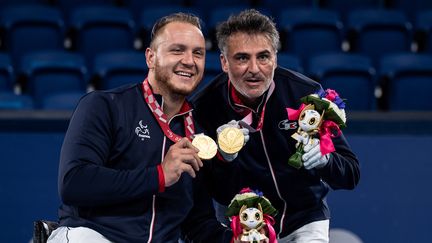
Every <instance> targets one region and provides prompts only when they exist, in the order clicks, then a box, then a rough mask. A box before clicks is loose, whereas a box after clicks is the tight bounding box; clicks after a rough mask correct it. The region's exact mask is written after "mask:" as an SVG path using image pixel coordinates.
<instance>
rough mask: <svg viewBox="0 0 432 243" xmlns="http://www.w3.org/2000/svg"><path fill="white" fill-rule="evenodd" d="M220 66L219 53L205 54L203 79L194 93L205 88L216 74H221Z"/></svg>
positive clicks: (210, 52)
mask: <svg viewBox="0 0 432 243" xmlns="http://www.w3.org/2000/svg"><path fill="white" fill-rule="evenodd" d="M222 72H223V71H222V66H221V62H220V52H217V51H214V52H213V51H209V52H207V53H206V63H205V70H204V77H203V79H202V80H201V83H200V84H199V85H198V87H197V88H196V89H195V91H194V93H197V92H199V91H200V90H202V89H203V88H204V87H205V86H207V85H208V84H209V83H210V81H211V80H213V79H214V78H215V77H216V76H217V75H218V74H220V73H222Z"/></svg>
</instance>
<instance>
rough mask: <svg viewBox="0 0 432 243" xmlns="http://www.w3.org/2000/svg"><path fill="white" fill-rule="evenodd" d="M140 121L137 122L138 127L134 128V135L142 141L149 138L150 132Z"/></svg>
mask: <svg viewBox="0 0 432 243" xmlns="http://www.w3.org/2000/svg"><path fill="white" fill-rule="evenodd" d="M142 122H143V121H142V120H140V121H139V123H138V124H139V126H138V127H136V128H135V134H136V135H137V136H138V137H139V138H140V139H141V141H144V140H145V139H146V138H150V131H149V129H148V125H143V124H142Z"/></svg>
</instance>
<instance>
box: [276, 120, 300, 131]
mask: <svg viewBox="0 0 432 243" xmlns="http://www.w3.org/2000/svg"><path fill="white" fill-rule="evenodd" d="M278 126H279V129H280V130H294V129H297V127H298V124H297V121H292V122H290V121H289V120H288V119H286V120H282V121H280V122H279V125H278Z"/></svg>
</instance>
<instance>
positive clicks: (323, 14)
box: [278, 8, 343, 60]
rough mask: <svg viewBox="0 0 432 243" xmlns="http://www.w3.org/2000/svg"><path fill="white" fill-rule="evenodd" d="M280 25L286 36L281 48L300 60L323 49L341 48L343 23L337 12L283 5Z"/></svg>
mask: <svg viewBox="0 0 432 243" xmlns="http://www.w3.org/2000/svg"><path fill="white" fill-rule="evenodd" d="M278 25H279V28H281V32H285V34H284V35H285V36H286V39H285V41H284V42H283V43H282V49H283V50H284V51H288V52H290V53H292V54H294V55H296V56H298V57H299V58H301V59H302V60H305V59H307V58H309V57H311V56H313V55H317V54H320V53H325V52H335V51H341V46H342V41H343V24H342V21H341V20H340V16H339V14H338V13H336V12H333V11H328V10H319V9H305V8H303V9H286V10H283V11H282V12H281V13H280V16H279V22H278Z"/></svg>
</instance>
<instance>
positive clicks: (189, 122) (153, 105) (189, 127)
mask: <svg viewBox="0 0 432 243" xmlns="http://www.w3.org/2000/svg"><path fill="white" fill-rule="evenodd" d="M142 86H143V95H144V99H145V101H146V103H147V105H148V106H149V108H150V110H151V111H152V112H153V115H154V117H155V118H156V120H157V122H158V123H159V126H160V127H161V128H162V131H163V132H164V134H165V136H167V137H168V138H169V139H170V140H171V141H173V142H174V143H175V142H178V141H179V140H180V139H182V136H179V135H177V134H175V133H174V132H173V131H171V129H170V127H169V124H168V117H167V115H166V114H165V113H163V111H162V108H161V107H160V105H159V103H158V102H157V100H156V98H155V97H154V95H153V92H152V90H151V88H150V85H149V83H148V80H147V79H145V80H144V81H143V83H142ZM182 110H184V111H189V112H188V113H187V114H185V115H184V127H185V134H186V137H187V138H188V139H189V140H191V139H192V136H193V135H194V134H195V126H194V123H193V119H192V112H191V111H190V106H189V104H188V103H187V102H186V101H185V102H184V103H183V106H182V108H181V109H180V111H182Z"/></svg>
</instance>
